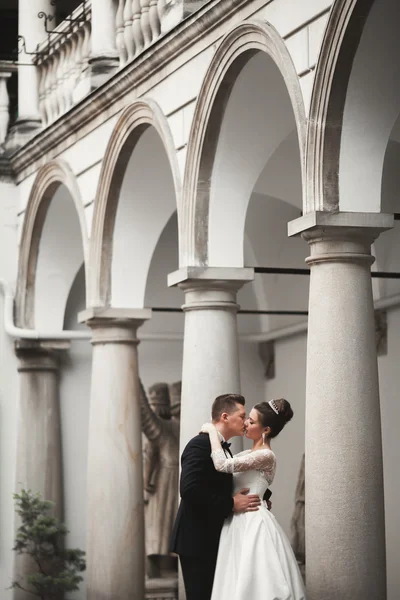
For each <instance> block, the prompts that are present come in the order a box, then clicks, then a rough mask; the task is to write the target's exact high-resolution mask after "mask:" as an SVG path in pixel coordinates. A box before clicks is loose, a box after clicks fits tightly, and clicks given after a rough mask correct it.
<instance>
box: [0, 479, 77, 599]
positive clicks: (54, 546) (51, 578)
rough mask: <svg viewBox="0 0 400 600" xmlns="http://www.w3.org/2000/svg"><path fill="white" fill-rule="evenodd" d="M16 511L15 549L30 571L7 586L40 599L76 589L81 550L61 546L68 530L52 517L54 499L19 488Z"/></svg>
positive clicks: (59, 596) (52, 597)
mask: <svg viewBox="0 0 400 600" xmlns="http://www.w3.org/2000/svg"><path fill="white" fill-rule="evenodd" d="M14 500H15V504H16V512H17V514H18V515H19V516H20V518H21V525H20V527H19V528H18V530H17V535H16V539H15V546H14V548H13V550H15V551H16V552H17V553H18V554H20V555H21V554H23V555H26V556H28V557H30V558H29V562H31V563H32V567H33V568H32V571H33V572H32V573H31V574H27V575H25V580H24V581H13V582H12V584H11V588H18V589H21V590H24V591H26V592H29V593H30V594H32V595H33V596H37V597H38V598H41V600H56V599H57V600H58V599H59V598H62V597H63V595H64V593H65V592H72V591H75V590H78V589H79V584H80V583H81V582H82V581H83V578H82V576H81V575H80V574H79V573H81V572H82V571H84V570H85V568H86V564H85V558H84V556H85V553H84V552H83V551H82V550H79V549H77V548H74V549H66V548H64V543H63V542H64V538H65V536H66V535H67V533H68V529H67V528H66V526H65V524H64V523H63V522H62V521H60V520H59V519H57V518H56V517H54V516H53V515H52V514H51V513H52V509H53V508H54V503H53V502H49V501H48V500H42V498H41V496H40V494H34V493H32V492H31V491H30V490H28V491H26V490H22V491H21V493H20V494H14Z"/></svg>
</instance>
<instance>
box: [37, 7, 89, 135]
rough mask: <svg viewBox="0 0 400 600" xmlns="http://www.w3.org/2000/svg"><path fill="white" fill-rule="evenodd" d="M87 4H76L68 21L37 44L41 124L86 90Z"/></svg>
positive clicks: (87, 78)
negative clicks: (76, 6)
mask: <svg viewBox="0 0 400 600" xmlns="http://www.w3.org/2000/svg"><path fill="white" fill-rule="evenodd" d="M90 17H91V3H90V2H85V3H84V4H81V5H80V6H78V8H76V9H75V11H74V12H73V13H72V15H71V16H70V18H69V19H68V20H65V21H63V22H62V23H60V25H58V27H56V28H55V29H53V31H52V32H51V34H49V38H48V39H47V40H46V41H44V42H43V43H42V44H40V46H39V48H38V55H37V58H36V60H35V63H36V66H37V69H38V71H39V73H38V75H39V76H38V80H39V90H38V92H39V110H40V115H41V118H42V124H43V126H44V127H46V126H47V125H49V124H50V123H52V122H53V121H55V119H57V118H58V117H60V116H61V115H62V114H64V113H65V112H67V111H68V110H69V109H70V108H71V107H72V106H73V105H74V104H75V103H76V102H78V101H79V100H80V99H81V98H83V97H84V96H85V95H86V94H87V93H88V92H89V91H90V68H89V57H90V51H91V18H90Z"/></svg>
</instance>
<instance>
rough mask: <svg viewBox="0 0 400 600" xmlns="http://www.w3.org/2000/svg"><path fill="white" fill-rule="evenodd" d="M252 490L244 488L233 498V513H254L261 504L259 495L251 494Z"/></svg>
mask: <svg viewBox="0 0 400 600" xmlns="http://www.w3.org/2000/svg"><path fill="white" fill-rule="evenodd" d="M249 491H250V488H243V489H242V490H240V491H239V492H237V494H235V495H234V496H233V512H235V513H242V512H254V511H256V510H258V507H259V506H260V504H261V500H260V498H259V497H258V496H257V494H249Z"/></svg>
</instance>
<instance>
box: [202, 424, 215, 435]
mask: <svg viewBox="0 0 400 600" xmlns="http://www.w3.org/2000/svg"><path fill="white" fill-rule="evenodd" d="M214 429H215V427H214V425H213V424H212V423H204V425H203V426H202V428H201V429H200V433H211V432H212V431H213V430H214Z"/></svg>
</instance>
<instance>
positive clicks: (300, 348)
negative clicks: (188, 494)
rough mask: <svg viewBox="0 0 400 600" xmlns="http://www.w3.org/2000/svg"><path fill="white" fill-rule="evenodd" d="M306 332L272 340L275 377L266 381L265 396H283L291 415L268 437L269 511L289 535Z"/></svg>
mask: <svg viewBox="0 0 400 600" xmlns="http://www.w3.org/2000/svg"><path fill="white" fill-rule="evenodd" d="M306 345H307V336H306V335H304V334H303V335H299V336H296V337H293V338H290V339H283V340H277V341H276V343H275V377H274V379H270V380H268V381H267V382H266V385H265V400H267V401H268V400H271V399H272V398H286V399H287V400H288V401H289V402H290V404H291V405H292V408H293V412H294V417H293V419H292V421H290V423H288V424H287V425H286V427H285V428H284V429H283V431H282V432H281V433H280V434H279V436H277V438H276V439H275V440H272V449H273V451H274V452H275V453H276V456H277V472H276V476H275V480H274V482H273V484H272V486H271V490H272V493H273V497H272V502H273V513H274V515H275V516H276V518H277V519H278V521H279V523H280V524H281V525H282V527H283V528H284V530H285V531H286V533H287V534H288V535H289V536H290V520H291V518H292V514H293V510H294V497H295V489H296V484H297V479H298V474H299V468H300V463H301V459H302V456H303V452H304V431H305V386H306V356H307V355H306Z"/></svg>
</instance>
